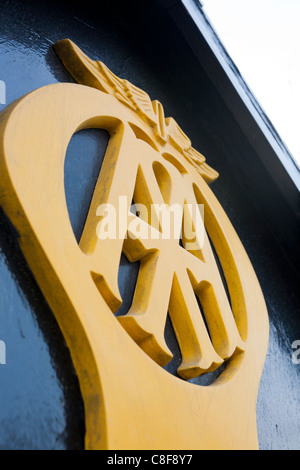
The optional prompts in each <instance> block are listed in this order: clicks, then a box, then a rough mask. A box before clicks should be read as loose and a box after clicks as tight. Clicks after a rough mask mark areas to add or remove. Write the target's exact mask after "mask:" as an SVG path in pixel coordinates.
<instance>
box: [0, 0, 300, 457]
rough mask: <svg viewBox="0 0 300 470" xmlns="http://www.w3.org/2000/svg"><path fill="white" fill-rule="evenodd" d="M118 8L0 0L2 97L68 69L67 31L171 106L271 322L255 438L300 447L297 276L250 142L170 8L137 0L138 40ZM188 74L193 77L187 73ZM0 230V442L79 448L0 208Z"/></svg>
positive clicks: (38, 303) (57, 367)
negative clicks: (203, 160) (210, 170)
mask: <svg viewBox="0 0 300 470" xmlns="http://www.w3.org/2000/svg"><path fill="white" fill-rule="evenodd" d="M145 3H146V2H145ZM147 5H148V4H147ZM125 10H126V9H125V7H124V10H121V12H120V15H121V20H120V19H117V18H115V19H114V20H112V18H113V12H112V11H109V8H108V10H107V11H104V14H103V15H101V16H100V15H99V14H95V13H93V11H92V13H89V11H88V5H85V7H84V9H83V8H82V7H81V9H76V7H72V8H71V7H65V6H63V5H61V4H59V3H55V2H51V3H50V2H49V5H45V4H43V5H41V3H40V2H33V1H29V2H26V3H25V2H21V1H9V2H8V1H7V2H3V6H2V8H1V11H0V23H1V31H0V80H4V81H5V83H6V93H7V97H6V98H7V103H10V102H12V101H13V100H15V99H16V98H18V97H20V96H22V95H23V94H25V93H28V92H30V91H32V90H34V89H35V88H38V87H40V86H43V85H46V84H50V83H55V82H63V81H72V79H71V77H70V76H69V74H68V73H67V72H66V71H65V70H64V67H63V66H62V65H61V63H60V61H59V60H58V59H57V57H56V55H55V54H54V52H53V50H52V48H51V44H53V43H54V42H55V41H57V40H59V39H62V38H64V37H70V38H71V39H72V40H73V41H74V42H76V43H77V44H78V45H79V46H80V47H82V48H83V49H84V50H85V52H86V53H88V54H89V55H90V56H91V57H94V58H99V59H101V60H102V61H103V62H105V63H106V64H107V65H108V66H109V67H110V68H111V69H112V70H113V71H114V72H115V73H117V74H118V75H120V76H123V77H125V78H127V79H128V80H130V81H131V82H133V83H135V84H136V85H137V86H139V87H141V88H143V89H145V90H146V91H147V92H148V93H149V94H150V95H151V96H152V97H153V98H157V99H159V100H161V101H162V102H163V103H164V105H165V107H166V112H167V115H172V116H174V117H176V119H177V120H178V122H179V123H180V124H181V125H182V127H183V129H184V130H186V132H187V133H188V134H189V136H190V137H191V140H192V141H193V143H194V146H195V148H198V149H199V150H200V151H201V152H202V153H203V154H204V155H205V156H206V157H207V159H208V162H209V163H210V164H211V165H212V166H213V167H214V168H216V169H217V170H218V171H219V172H220V174H221V178H220V179H219V180H218V181H217V182H216V183H214V185H213V187H212V189H213V191H214V192H215V194H216V196H217V197H218V199H219V200H220V202H221V204H222V205H223V207H224V208H225V210H226V212H227V214H228V215H229V217H230V219H231V221H232V223H233V225H234V227H235V229H236V230H237V232H238V235H239V236H240V238H241V240H242V242H243V244H244V246H245V248H246V250H247V253H248V255H249V257H250V259H251V262H252V264H253V266H254V268H255V270H256V273H257V276H258V278H259V281H260V283H261V286H262V289H263V292H264V295H265V299H266V302H267V306H268V310H269V315H270V322H271V327H270V343H269V350H268V355H267V360H266V363H265V368H264V372H263V376H262V381H261V386H260V392H259V396H258V433H259V443H260V447H261V448H262V449H272V448H273V449H300V438H299V436H300V424H299V423H300V398H299V385H300V365H295V364H293V363H292V360H291V355H292V352H293V350H292V348H291V344H292V342H293V341H294V340H296V339H300V322H299V304H300V298H299V296H300V294H299V277H298V273H297V272H295V271H294V269H293V267H292V266H291V265H290V264H289V260H288V259H286V258H285V257H284V256H283V255H282V253H281V247H280V244H279V243H278V242H277V236H276V233H273V232H271V231H270V230H269V228H268V226H267V224H266V222H265V219H264V213H263V212H261V209H260V201H259V199H258V200H255V198H254V197H253V193H254V192H255V191H254V192H253V187H252V188H251V191H249V187H248V184H249V183H248V179H247V174H245V173H244V170H243V163H242V162H243V161H248V160H249V159H251V157H252V153H253V149H252V148H251V147H250V145H249V143H248V142H247V140H246V139H245V136H244V135H243V134H242V132H241V130H240V128H239V126H238V124H237V123H236V121H235V120H234V119H233V118H232V116H231V114H230V113H229V111H228V109H227V108H226V106H225V105H224V103H223V101H222V99H221V98H220V96H219V95H218V94H217V93H216V91H215V90H214V88H213V87H212V86H211V82H210V80H209V79H208V77H207V76H206V75H205V73H204V72H203V70H202V68H201V66H200V65H199V63H198V62H197V61H196V59H195V57H194V55H193V54H192V53H191V52H190V51H189V50H188V49H187V48H186V44H185V43H184V42H183V41H182V40H181V37H180V34H179V32H178V31H177V30H176V28H175V27H174V25H172V24H171V23H170V22H169V19H168V18H167V17H164V15H163V14H161V15H160V16H157V15H156V14H155V11H154V9H153V10H152V9H151V7H150V6H149V5H148V6H147V8H146V10H148V12H147V14H148V18H149V22H148V24H149V25H150V24H151V25H152V26H151V28H150V27H144V30H143V38H144V41H140V42H139V43H136V42H135V40H134V34H135V29H134V28H132V27H131V26H132V25H130V21H132V24H134V17H133V16H132V14H131V12H130V9H129V10H127V11H125ZM127 22H129V23H128V24H129V26H128V27H127V26H126V25H127ZM153 25H154V26H153ZM149 44H151V47H149ZM161 44H163V45H164V47H163V52H164V54H163V56H162V55H161V54H160V53H159V51H161V49H162V48H161ZM155 51H156V52H157V54H156V56H154V52H155ZM154 57H156V58H155V59H154ZM187 76H193V77H194V82H193V83H192V84H191V83H187ZM170 83H172V86H170ZM195 90H196V91H195ZM4 107H5V106H4V105H0V110H2V109H4ZM195 116H196V117H197V119H195ZM91 145H92V147H93V145H94V144H91ZM85 146H86V141H85V138H82V139H81V140H80V138H78V141H77V144H76V147H77V149H78V152H79V153H77V155H81V157H80V156H79V157H78V158H79V165H78V171H80V168H82V171H83V169H84V167H85V159H84V150H85ZM93 148H94V147H93ZM91 151H92V152H93V150H92V149H91ZM74 155H75V153H74ZM75 158H76V155H75ZM253 161H254V158H253ZM80 162H81V163H80ZM233 162H240V163H239V164H238V165H236V164H235V163H233ZM91 165H92V166H93V168H94V170H93V171H91V172H90V173H89V175H86V178H87V179H89V184H88V185H87V186H89V185H90V187H91V186H92V185H93V181H94V178H95V172H96V169H97V162H96V161H95V160H94V162H93V163H91ZM71 170H73V167H72V168H71ZM253 172H255V174H256V175H257V181H259V182H260V181H262V182H263V183H265V187H266V191H265V198H266V200H269V201H270V204H271V203H272V197H273V194H275V192H274V191H275V190H274V188H273V186H272V184H271V183H270V182H269V181H268V179H267V176H266V174H265V170H264V168H263V167H260V166H259V165H257V166H256V167H255V168H253ZM93 173H94V174H93ZM67 178H68V176H67V175H66V179H67ZM70 178H71V179H73V178H75V175H74V174H72V175H70ZM251 184H252V183H251ZM66 187H67V183H66ZM67 191H68V190H67ZM85 191H86V192H85ZM83 193H85V194H88V189H86V190H84V191H83ZM83 193H82V194H83ZM67 197H68V193H67ZM84 197H87V199H88V196H84V194H83V198H84ZM70 201H71V202H70V203H69V210H70V217H71V219H72V220H73V221H74V226H75V231H76V230H79V231H80V225H82V223H83V221H82V220H80V218H81V217H83V214H84V208H83V210H82V211H78V205H77V200H75V199H74V197H73V196H72V195H71V194H70ZM72 201H73V202H74V206H73V209H72V207H71V206H72ZM75 201H76V203H75ZM277 210H282V208H281V207H280V206H279V207H278V208H277ZM72 214H73V215H72ZM76 227H77V228H76ZM288 229H289V227H288V226H287V230H288ZM0 236H1V253H0V262H1V268H0V298H1V307H0V319H1V323H0V339H1V340H4V341H5V342H6V346H7V365H6V366H2V365H0V383H1V387H0V403H1V407H0V448H80V447H81V446H82V445H83V434H84V430H83V425H82V403H81V399H80V395H79V391H78V385H77V382H76V378H75V376H74V373H73V369H72V365H71V363H70V359H69V356H68V351H67V350H66V348H65V346H64V341H63V339H62V338H61V335H60V333H59V331H58V327H57V325H56V323H55V321H54V320H53V317H52V314H51V312H49V308H48V307H47V305H46V303H45V301H44V300H43V298H42V296H41V294H40V292H39V290H38V288H37V286H36V284H35V281H34V280H33V279H32V277H31V275H30V273H29V271H28V269H27V267H26V264H25V263H24V261H23V258H22V256H21V255H20V254H19V252H18V250H17V248H16V245H15V241H14V236H13V235H11V229H10V227H9V226H8V225H7V222H6V220H5V219H4V218H3V217H1V224H0ZM124 265H126V262H124ZM126 269H127V272H126V274H125V271H126ZM126 269H125V270H124V277H122V276H121V277H122V279H121V280H120V283H121V284H122V283H123V285H124V286H125V285H126V282H127V283H132V282H134V281H132V275H129V276H128V270H129V269H130V268H126ZM133 277H134V276H133ZM124 290H126V288H125V287H124Z"/></svg>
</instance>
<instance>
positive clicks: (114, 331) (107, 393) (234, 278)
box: [0, 43, 268, 449]
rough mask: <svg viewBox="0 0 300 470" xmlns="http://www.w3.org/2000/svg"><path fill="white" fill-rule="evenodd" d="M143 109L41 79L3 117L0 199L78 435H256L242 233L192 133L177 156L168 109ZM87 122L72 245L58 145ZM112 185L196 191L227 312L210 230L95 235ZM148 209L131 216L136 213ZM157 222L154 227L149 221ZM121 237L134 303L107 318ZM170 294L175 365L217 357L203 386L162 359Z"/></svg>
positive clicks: (255, 330) (257, 309)
mask: <svg viewBox="0 0 300 470" xmlns="http://www.w3.org/2000/svg"><path fill="white" fill-rule="evenodd" d="M64 47H65V43H64ZM74 63H75V64H77V65H76V67H77V66H78V67H79V65H78V63H76V62H74ZM107 73H108V72H107ZM129 85H130V84H127V85H126V86H127V89H128V90H131V96H132V95H133V91H132V90H133V89H132V88H130V86H129ZM134 91H135V93H137V91H136V90H134ZM141 109H143V108H141ZM153 110H154V111H153V113H154V117H153V119H152V121H151V122H152V125H151V122H149V120H147V119H146V118H145V113H144V114H143V113H142V112H141V111H139V112H136V111H137V109H136V108H134V107H133V106H131V107H130V106H128V103H124V102H122V100H119V99H118V98H116V97H115V96H114V95H113V94H111V93H108V92H107V90H103V91H100V90H99V89H97V90H95V89H93V88H91V87H87V86H83V85H77V84H56V85H50V86H47V87H44V88H41V89H38V90H36V91H34V92H32V93H30V94H29V95H27V96H25V97H24V98H22V99H20V100H19V101H18V102H16V103H14V104H12V105H11V106H9V107H8V108H7V109H6V110H5V111H4V112H3V113H2V115H1V120H0V141H1V147H0V174H1V178H0V203H1V206H2V207H3V208H4V210H5V212H6V214H7V215H8V217H9V218H10V219H11V221H12V222H13V224H14V225H15V227H16V229H17V230H18V232H19V234H20V245H21V248H22V250H23V252H24V255H25V257H26V259H27V261H28V263H29V265H30V267H31V269H32V271H33V273H34V275H35V277H36V279H37V281H38V283H39V285H40V287H41V289H42V291H43V293H44V295H45V297H46V299H47V301H48V303H49V305H50V307H51V308H52V310H53V312H54V314H55V316H56V318H57V320H58V322H59V324H60V327H61V329H62V331H63V334H64V336H65V338H66V341H67V344H68V346H69V348H70V351H71V355H72V358H73V361H74V365H75V367H76V371H77V373H78V377H79V382H80V387H81V391H82V396H83V400H84V406H85V417H86V448H87V449H248V448H250V449H254V448H257V446H258V443H257V431H256V398H257V391H258V386H259V381H260V376H261V372H262V368H263V364H264V359H265V354H266V348H267V342H268V317H267V311H266V307H265V303H264V299H263V295H262V293H261V290H260V287H259V284H258V281H257V278H256V276H255V273H254V271H253V268H252V266H251V263H250V261H249V259H248V257H247V255H246V253H245V250H244V248H243V246H242V244H241V242H240V240H239V239H238V237H237V235H236V233H235V231H234V229H233V227H232V225H231V223H230V221H229V220H228V218H227V216H226V214H225V213H224V211H223V209H222V207H221V206H220V204H219V202H218V201H217V199H216V198H215V196H214V195H213V193H212V191H211V190H210V188H209V187H208V185H207V183H206V182H205V181H204V179H203V177H202V176H203V175H202V176H201V171H199V162H197V164H196V165H195V161H194V160H195V152H196V151H194V149H192V147H191V144H190V143H189V148H188V150H187V151H188V153H189V154H190V155H193V156H194V160H191V159H188V158H186V154H185V152H183V151H182V146H180V145H179V144H178V139H177V145H174V142H176V139H175V138H171V137H170V135H172V132H170V128H171V127H172V126H173V125H174V123H173V122H172V121H171V120H164V118H162V116H163V110H162V107H161V105H160V104H159V103H157V102H156V104H155V105H153ZM141 113H142V116H141ZM155 113H156V114H155ZM157 115H159V116H160V121H159V122H160V131H158V127H157V121H155V119H156V118H155V116H157ZM174 122H175V121H174ZM155 123H156V124H155ZM176 126H177V125H176ZM89 127H95V128H104V129H107V130H108V131H109V133H110V136H111V138H110V143H109V146H108V150H107V152H106V156H105V160H104V163H103V166H102V169H101V172H100V176H99V180H98V183H97V185H96V188H95V192H94V195H93V200H92V203H91V208H90V211H89V215H88V218H87V221H86V225H85V228H84V232H83V235H82V239H81V242H80V246H78V244H77V242H76V239H75V237H74V234H73V231H72V228H71V224H70V221H69V216H68V210H67V205H66V199H65V193H64V171H63V170H64V158H65V154H66V149H67V146H68V143H69V141H70V139H71V137H72V135H73V134H74V132H76V131H77V130H79V129H84V128H89ZM177 129H178V126H177ZM158 136H159V137H158ZM199 155H200V154H199ZM203 158H204V157H203ZM203 162H204V160H203V159H202V160H201V162H200V166H201V164H203ZM205 165H206V164H205ZM205 168H206V167H205ZM208 168H209V167H208ZM211 172H213V170H211ZM199 173H200V174H199ZM206 173H207V172H206V169H205V171H204V170H203V174H206ZM208 173H209V172H208ZM207 179H208V180H209V178H207ZM119 195H129V196H130V197H129V198H128V199H129V202H131V198H132V196H134V200H135V202H139V203H142V204H145V205H146V206H147V207H149V205H150V204H151V203H153V202H154V203H162V202H167V203H168V204H172V203H173V202H175V203H178V204H181V205H182V204H183V203H184V201H190V202H191V203H193V202H194V201H196V202H197V203H202V204H204V208H205V226H206V229H207V232H208V234H209V236H210V238H211V240H212V243H213V244H214V246H215V248H216V251H217V253H218V256H219V258H220V261H221V263H222V267H223V270H224V273H225V277H226V281H227V284H228V289H229V292H230V298H231V304H232V312H233V315H232V312H231V311H230V306H229V303H228V300H227V298H226V296H225V295H224V292H223V291H224V288H223V287H222V283H221V280H220V275H219V274H218V270H217V269H216V265H215V261H214V258H213V254H212V251H211V247H210V243H209V241H208V238H207V237H206V238H205V242H204V245H203V247H200V246H199V249H197V250H193V251H190V252H188V250H183V249H182V248H181V247H180V246H179V244H178V239H177V240H171V241H169V240H161V239H159V240H157V239H155V240H154V239H148V240H140V239H139V238H137V240H133V239H132V238H130V237H129V238H127V239H126V240H125V243H124V237H125V235H126V234H125V233H123V234H122V236H121V237H120V238H117V239H116V240H110V239H107V240H99V238H98V236H97V230H99V228H101V218H99V216H97V208H98V206H99V204H101V203H108V202H109V203H111V204H114V205H115V207H116V208H117V207H118V201H117V199H118V197H119ZM127 216H128V221H129V220H132V218H135V219H134V220H136V217H135V216H132V215H130V214H126V217H127ZM184 216H185V217H186V218H187V219H188V218H189V214H188V213H185V215H184ZM99 221H100V222H99ZM148 222H149V221H148V220H143V217H142V216H141V220H140V223H141V224H148ZM99 223H100V226H99ZM190 223H191V224H192V223H193V220H192V218H191V221H190ZM130 227H131V229H128V230H129V231H130V230H131V231H133V232H134V229H132V227H133V225H130ZM154 229H156V230H157V231H159V230H160V226H159V223H158V222H157V223H154ZM136 235H138V234H136ZM183 242H184V243H185V242H186V241H185V240H183ZM122 250H123V251H124V253H125V254H126V256H127V257H128V258H129V260H131V261H133V260H135V259H140V260H141V269H140V273H139V279H138V283H137V287H136V293H135V297H134V301H133V305H132V308H131V310H130V311H129V313H128V314H127V315H126V316H124V317H119V321H117V319H116V318H115V317H114V315H113V313H112V312H113V311H115V310H116V309H117V308H118V306H119V305H120V302H121V299H120V295H119V291H118V285H117V273H118V267H119V261H120V255H121V251H122ZM195 294H196V295H197V296H198V297H199V298H200V301H201V303H202V305H203V306H204V309H205V315H206V317H207V323H208V326H209V330H210V335H211V339H210V337H209V336H208V333H207V331H206V328H205V325H204V324H203V322H201V318H200V313H199V311H198V310H197V303H196V300H195ZM169 300H170V303H169ZM168 308H169V311H170V315H171V318H172V322H173V325H174V329H175V331H176V334H177V336H178V340H179V344H180V348H181V352H182V356H183V363H182V365H181V367H180V369H179V374H180V375H181V376H182V377H183V378H190V377H194V376H196V375H199V374H200V373H203V372H207V371H208V370H212V369H214V368H215V367H217V366H218V365H219V364H220V363H222V362H223V361H224V360H225V361H227V367H226V369H225V371H224V372H223V373H222V374H221V375H220V376H219V378H218V379H217V380H216V381H215V382H214V383H213V384H212V385H210V386H209V387H200V386H196V385H193V384H191V383H188V382H185V381H184V380H181V379H179V378H176V377H174V376H172V375H170V374H169V373H167V372H166V371H165V370H164V369H163V368H162V367H161V365H162V364H165V363H166V362H167V361H168V359H170V352H169V351H168V349H167V346H166V344H165V342H164V338H163V328H164V324H165V323H164V322H165V316H166V312H167V310H168ZM125 330H127V331H125ZM128 333H129V334H128Z"/></svg>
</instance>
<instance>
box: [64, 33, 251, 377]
mask: <svg viewBox="0 0 300 470" xmlns="http://www.w3.org/2000/svg"><path fill="white" fill-rule="evenodd" d="M56 50H57V52H58V54H59V55H60V56H61V57H62V59H63V60H64V59H65V64H66V66H67V67H68V68H69V70H70V72H71V73H73V74H74V73H75V78H77V75H76V73H77V74H78V75H79V74H80V71H81V72H82V70H83V71H85V72H86V73H87V72H89V74H90V76H93V78H94V85H95V81H96V80H97V87H98V88H100V89H102V90H104V91H105V92H106V93H108V94H111V95H113V96H114V99H117V100H118V101H121V102H122V103H123V104H125V106H126V108H127V109H128V112H127V115H126V119H124V118H123V119H120V121H116V122H114V123H112V124H111V125H113V138H112V139H111V141H110V144H109V147H108V150H107V154H106V157H105V160H104V163H103V168H102V171H101V175H100V177H99V180H98V183H97V186H96V189H95V193H94V197H93V200H92V204H91V209H90V212H89V216H88V219H87V222H86V226H85V229H84V231H83V235H82V239H81V242H80V246H81V248H82V250H83V251H84V252H85V253H89V254H91V253H93V255H92V256H93V258H94V259H95V260H97V267H98V269H97V267H96V265H95V271H94V272H93V277H94V280H95V282H96V284H97V286H98V288H99V290H100V292H101V294H102V295H103V297H104V298H105V300H106V301H107V303H108V305H109V306H110V307H111V308H112V310H114V309H116V308H117V306H118V304H119V302H122V300H121V299H120V296H119V293H118V287H117V278H118V270H119V262H120V257H121V251H123V253H124V254H125V255H126V256H127V258H128V259H129V260H130V261H140V263H141V264H140V272H139V276H138V281H137V285H136V290H135V294H134V298H133V303H132V306H131V309H130V311H129V312H128V313H127V314H126V315H125V316H121V317H118V319H119V321H120V323H121V324H122V325H123V326H124V328H125V329H126V330H127V331H128V333H129V334H130V335H131V336H132V338H133V339H134V340H135V341H136V342H137V343H138V344H139V345H140V347H141V348H142V349H143V350H144V351H145V352H147V354H149V356H150V357H152V358H153V359H154V360H155V361H156V362H157V363H159V364H161V365H165V364H167V363H168V362H169V361H170V359H171V358H172V354H171V352H170V351H169V349H168V347H167V345H166V344H165V339H164V330H165V324H166V316H167V313H168V311H169V314H170V317H171V320H172V324H173V327H174V330H175V333H176V336H177V338H178V343H179V345H180V350H181V355H182V364H181V366H180V367H179V369H178V373H179V375H180V376H182V377H183V378H186V379H190V378H193V377H196V376H197V375H199V374H201V373H203V372H208V371H212V370H214V369H216V368H217V367H218V366H219V365H221V364H222V363H223V361H224V360H226V359H228V358H230V357H231V356H233V355H234V354H235V353H237V352H241V351H243V349H244V343H243V341H242V339H241V336H240V333H239V331H238V328H237V326H236V322H235V319H234V315H233V313H232V311H231V307H230V304H229V301H228V299H227V296H226V293H225V289H224V286H223V283H222V280H221V277H220V273H219V270H218V267H217V264H216V260H215V258H214V255H213V252H212V249H211V246H210V242H209V240H208V236H207V235H206V232H205V229H204V226H203V223H202V224H201V223H200V224H199V219H200V218H201V215H200V214H199V204H200V203H201V201H203V196H202V195H201V189H200V188H199V185H198V184H197V181H198V178H199V173H200V174H202V176H203V177H204V178H205V179H206V180H208V181H210V180H212V179H214V178H216V176H217V173H216V172H214V170H212V169H210V168H209V167H208V166H207V165H206V164H205V159H204V157H203V156H202V155H201V154H199V153H198V152H197V151H196V150H195V149H193V148H192V147H191V142H190V141H189V139H188V138H187V136H185V134H184V133H183V132H182V130H181V129H180V128H179V126H178V125H177V123H176V122H175V121H174V120H173V119H170V118H169V119H165V117H164V112H163V107H162V105H161V104H160V103H158V102H157V101H154V102H153V103H152V102H151V100H150V98H149V96H148V95H147V94H146V93H145V92H143V91H142V90H140V89H138V88H137V87H135V86H134V85H132V84H131V83H129V82H128V81H126V80H121V79H119V78H118V77H116V76H115V75H114V74H112V72H111V71H110V70H109V69H108V68H107V67H105V65H104V64H103V63H101V62H98V63H93V62H92V61H90V60H89V59H88V58H87V57H86V56H85V55H84V54H83V53H82V52H81V51H80V50H79V49H78V48H77V47H76V46H75V45H74V44H73V43H71V42H70V41H61V42H59V43H57V44H56ZM81 77H83V74H82V73H81ZM81 81H83V82H85V78H84V79H83V80H81ZM132 111H134V113H132ZM136 115H138V116H139V117H140V123H139V125H136V124H134V123H133V121H132V117H133V116H135V117H136ZM145 124H146V126H145ZM195 170H196V171H195ZM121 198H122V201H123V200H124V203H123V204H120V200H121ZM132 199H133V200H134V203H135V207H136V208H137V209H139V211H138V212H139V219H138V220H130V219H132V217H133V215H132V213H131V212H130V207H129V204H131V201H132ZM118 201H119V202H118ZM105 209H107V210H109V209H111V210H112V213H111V214H109V216H108V217H103V211H105ZM203 215H204V216H205V208H204V214H203ZM203 215H202V216H203ZM97 216H100V217H101V216H102V217H103V218H102V220H101V221H100V222H99V217H97ZM124 216H125V221H124V224H123V226H121V225H122V221H123V220H124ZM172 217H173V219H172ZM114 219H116V220H118V222H119V223H118V227H117V232H118V233H117V234H116V227H115V225H114ZM126 219H127V220H126ZM135 219H136V217H135ZM178 222H179V223H178ZM103 225H104V227H103ZM149 226H151V230H149ZM110 229H111V233H109V230H110ZM96 232H97V235H98V238H100V240H98V241H97V239H96ZM103 234H105V235H106V236H105V237H103ZM103 238H105V239H103ZM180 238H181V240H182V245H183V246H180V244H179V241H180V240H179V239H180ZM112 240H113V241H112ZM108 253H109V256H110V261H109V262H108V260H107V254H108ZM197 298H198V301H199V302H200V303H201V305H202V307H203V310H204V315H205V320H206V324H207V326H208V328H207V327H206V325H205V321H204V319H203V318H202V316H201V313H200V311H199V304H198V302H197ZM237 320H238V322H239V323H241V322H242V320H241V319H240V318H237Z"/></svg>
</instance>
